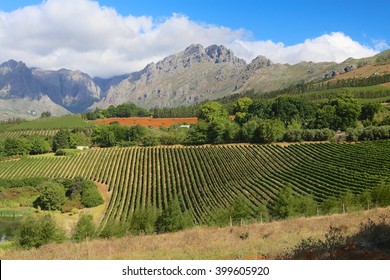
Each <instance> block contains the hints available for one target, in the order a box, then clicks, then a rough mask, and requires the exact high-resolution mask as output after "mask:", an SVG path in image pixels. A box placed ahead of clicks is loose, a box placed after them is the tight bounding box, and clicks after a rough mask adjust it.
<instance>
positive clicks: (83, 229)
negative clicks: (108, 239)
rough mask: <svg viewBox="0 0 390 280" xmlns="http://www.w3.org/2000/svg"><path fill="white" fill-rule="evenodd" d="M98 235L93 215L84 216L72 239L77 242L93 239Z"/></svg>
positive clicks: (80, 219) (79, 221)
mask: <svg viewBox="0 0 390 280" xmlns="http://www.w3.org/2000/svg"><path fill="white" fill-rule="evenodd" d="M95 235H96V225H95V223H94V221H93V216H92V215H91V214H82V215H81V216H80V218H79V220H78V221H77V224H76V226H75V227H74V229H73V232H72V239H73V240H75V241H76V242H80V241H83V240H86V239H88V238H93V237H94V236H95Z"/></svg>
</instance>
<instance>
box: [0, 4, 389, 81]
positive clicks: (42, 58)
mask: <svg viewBox="0 0 390 280" xmlns="http://www.w3.org/2000/svg"><path fill="white" fill-rule="evenodd" d="M249 37H250V35H249V33H248V32H247V31H245V30H243V29H239V30H232V29H230V28H228V27H223V26H215V25H207V24H201V23H197V22H194V21H191V20H190V19H189V18H188V17H186V16H185V15H180V14H173V15H172V16H171V17H169V18H166V19H164V20H159V21H156V20H155V19H153V18H151V17H146V16H142V17H134V16H131V15H129V16H122V15H120V14H118V13H117V12H116V11H115V10H114V9H112V8H108V7H103V6H100V5H99V4H98V2H96V1H91V0H47V1H45V2H43V3H42V4H40V5H36V6H29V7H24V8H22V9H19V10H15V11H13V12H10V13H5V12H1V11H0V46H1V52H0V61H1V62H2V61H6V60H8V59H11V58H12V59H16V60H22V61H24V62H26V63H27V64H28V65H29V66H35V67H41V68H44V69H59V68H69V69H79V70H81V71H84V72H87V73H89V74H90V75H92V76H94V75H100V76H110V75H115V74H122V73H129V72H132V71H137V70H140V69H142V68H143V67H144V66H145V65H146V64H147V63H149V62H152V61H154V62H156V61H158V60H159V59H162V58H163V57H165V56H167V55H170V54H173V53H176V52H179V51H182V50H184V48H186V47H187V46H188V45H190V44H192V43H200V44H202V45H204V46H208V45H211V44H223V45H226V46H228V47H230V48H231V49H232V50H233V51H234V52H235V54H236V55H237V56H239V57H242V58H244V59H245V60H247V61H250V60H251V59H253V58H255V57H256V56H257V55H264V56H267V57H269V58H270V59H271V60H273V61H274V62H281V63H297V62H299V61H302V60H306V61H309V60H311V61H342V60H344V59H346V58H348V57H355V58H360V57H365V56H371V55H374V54H375V53H377V52H378V51H379V50H380V49H381V48H384V47H385V46H388V45H387V44H386V42H384V41H381V42H378V44H376V48H375V49H371V48H368V47H366V46H363V45H361V44H359V43H358V42H355V41H353V40H352V39H351V38H350V37H348V36H346V35H344V34H343V33H339V32H338V33H331V34H325V35H322V36H320V37H317V38H314V39H307V40H305V41H304V42H303V43H302V44H297V45H294V46H285V45H284V44H283V43H275V42H272V41H253V40H250V39H248V38H249Z"/></svg>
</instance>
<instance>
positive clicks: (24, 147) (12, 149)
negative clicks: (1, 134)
mask: <svg viewBox="0 0 390 280" xmlns="http://www.w3.org/2000/svg"><path fill="white" fill-rule="evenodd" d="M30 149H31V145H30V143H29V142H28V141H27V140H26V139H25V138H7V139H5V141H4V152H3V153H4V155H5V156H15V155H27V154H28V153H29V151H30Z"/></svg>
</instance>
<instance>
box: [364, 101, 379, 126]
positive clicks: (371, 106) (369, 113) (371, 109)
mask: <svg viewBox="0 0 390 280" xmlns="http://www.w3.org/2000/svg"><path fill="white" fill-rule="evenodd" d="M380 108H381V105H380V104H379V103H374V102H369V103H364V104H362V108H361V112H360V116H359V119H360V120H369V121H371V122H372V121H373V119H374V116H375V114H376V113H378V112H379V110H380Z"/></svg>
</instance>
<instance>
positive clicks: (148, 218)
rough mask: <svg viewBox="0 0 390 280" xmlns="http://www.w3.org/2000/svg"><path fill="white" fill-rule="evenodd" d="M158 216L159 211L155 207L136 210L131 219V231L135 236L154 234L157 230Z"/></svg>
mask: <svg viewBox="0 0 390 280" xmlns="http://www.w3.org/2000/svg"><path fill="white" fill-rule="evenodd" d="M158 216H159V210H158V209H157V208H156V207H153V206H148V207H146V208H144V209H138V210H136V211H135V212H134V214H133V216H132V218H131V230H132V231H133V232H134V233H135V234H139V233H143V234H152V233H153V232H155V230H156V223H157V218H158Z"/></svg>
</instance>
